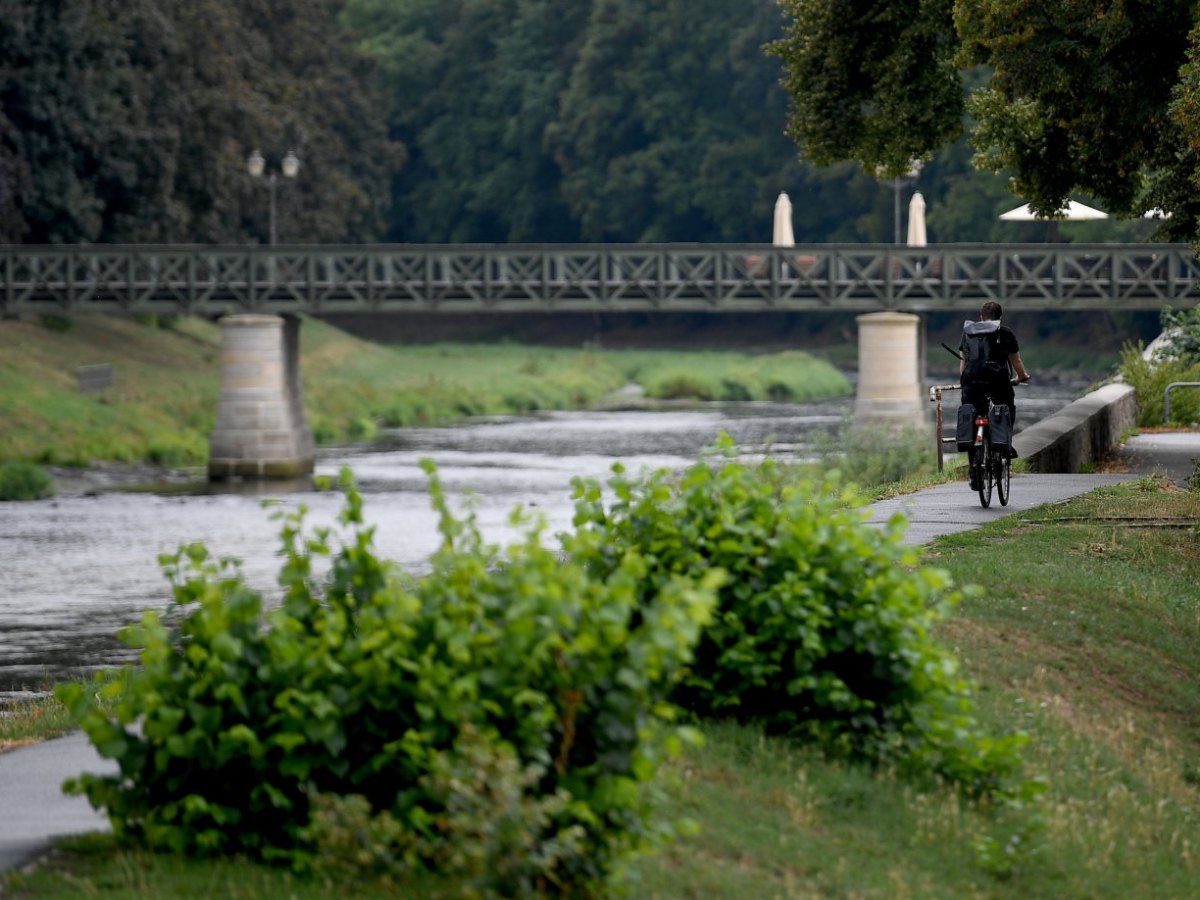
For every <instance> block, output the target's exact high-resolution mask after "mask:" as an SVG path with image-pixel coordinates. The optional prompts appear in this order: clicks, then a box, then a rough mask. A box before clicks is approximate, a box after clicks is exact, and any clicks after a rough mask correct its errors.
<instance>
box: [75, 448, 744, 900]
mask: <svg viewBox="0 0 1200 900" xmlns="http://www.w3.org/2000/svg"><path fill="white" fill-rule="evenodd" d="M427 471H429V473H430V476H431V493H432V497H433V502H434V506H435V508H436V510H437V511H438V513H439V515H440V530H441V534H442V536H443V538H444V542H443V545H442V547H441V549H440V550H439V551H438V552H437V553H436V554H435V556H434V557H433V560H432V571H431V572H430V573H429V574H428V575H426V576H424V577H422V578H420V579H415V578H412V577H410V576H406V575H405V574H404V573H402V572H400V571H398V570H397V569H396V568H395V567H394V566H393V565H392V564H389V563H387V562H386V561H383V560H380V559H378V558H377V557H376V556H375V554H374V552H373V550H372V529H371V528H369V527H366V526H365V525H364V523H363V517H362V503H361V497H360V496H359V495H358V493H357V491H355V489H354V488H353V485H352V484H351V482H350V479H349V474H348V473H347V472H344V473H343V476H342V479H343V480H342V487H343V490H344V491H345V493H346V505H345V508H344V510H343V512H342V514H341V517H340V529H339V530H338V533H337V534H336V535H335V534H334V532H333V531H332V530H330V529H323V530H318V531H317V532H316V533H315V534H313V535H309V534H307V533H305V531H304V529H303V519H304V510H303V509H301V510H299V511H298V512H296V513H291V514H286V515H285V514H280V518H281V519H282V522H283V525H282V529H281V536H282V543H283V550H284V558H285V561H284V564H283V567H282V570H281V572H280V584H281V585H282V586H283V588H284V591H285V595H284V597H283V600H282V605H281V606H280V607H279V608H278V609H276V610H274V611H272V612H270V613H268V614H267V615H266V616H265V617H264V615H263V609H262V599H261V597H260V595H259V594H258V593H257V592H255V591H253V590H251V589H250V588H249V587H248V586H246V584H245V583H244V582H243V579H242V576H241V573H240V571H239V569H238V568H237V566H236V565H235V564H233V563H232V562H230V561H228V560H218V561H214V560H212V559H211V558H210V557H209V555H208V553H207V551H206V550H205V548H204V547H202V546H198V545H196V546H191V547H187V548H184V549H183V550H181V552H180V553H178V554H175V555H167V556H164V557H163V558H162V563H163V566H164V569H165V571H166V573H167V575H168V577H169V579H170V581H171V584H172V586H173V597H174V603H173V608H172V609H171V611H170V614H169V615H168V616H166V617H164V616H162V615H159V614H158V613H154V612H151V613H147V614H146V615H145V616H144V618H143V620H142V624H141V625H140V627H137V628H134V629H130V630H129V631H128V632H127V639H128V641H129V642H130V643H131V644H132V645H133V646H136V647H140V648H141V665H140V666H137V667H135V666H127V667H125V668H124V670H123V671H122V677H121V679H120V681H119V682H118V683H117V684H116V686H115V688H112V689H111V690H112V691H113V693H115V695H116V696H118V697H119V699H118V701H117V707H116V711H115V712H116V715H115V719H112V718H110V717H109V716H107V715H105V713H104V712H103V711H102V710H101V709H99V708H97V706H96V699H95V698H94V697H93V696H92V693H91V692H89V691H87V690H85V689H83V688H81V687H79V686H74V687H71V686H68V687H65V688H64V689H63V690H62V698H63V699H64V701H65V702H67V703H68V705H69V706H70V707H71V709H72V710H73V712H74V713H75V715H76V716H77V717H78V719H79V721H80V722H81V724H82V725H83V727H84V729H85V730H86V731H87V733H88V735H89V736H90V738H91V740H92V741H93V743H94V744H95V745H96V746H97V748H98V749H99V750H100V752H101V754H102V755H104V756H107V757H110V758H113V759H115V760H117V762H118V764H119V767H120V774H119V775H115V776H97V775H83V776H81V777H80V778H78V779H76V780H74V781H73V782H71V783H70V785H69V789H70V790H73V791H75V792H79V793H86V794H87V796H88V798H89V800H91V802H92V803H93V805H95V806H98V807H103V808H105V809H106V810H107V811H108V814H109V817H110V819H111V820H112V823H113V828H114V831H115V832H116V833H117V834H118V835H129V836H134V837H137V838H140V839H142V840H144V841H145V842H146V843H147V844H149V845H151V846H154V847H164V848H170V849H173V850H180V851H189V852H246V853H249V854H251V855H254V856H257V857H262V858H267V859H270V858H275V857H281V856H282V857H285V858H288V859H290V860H292V862H293V863H294V864H296V865H305V864H306V863H307V862H309V861H311V852H312V851H311V844H310V842H311V841H312V840H313V839H314V835H316V836H318V837H319V834H320V828H318V831H317V832H316V833H314V832H311V831H309V830H308V826H309V825H310V813H311V810H312V803H313V799H312V798H313V797H319V796H321V795H336V796H342V797H350V796H354V795H360V796H362V797H365V798H366V799H367V800H368V801H369V804H370V810H371V816H373V817H374V816H380V817H381V818H380V819H379V820H378V821H377V822H376V825H377V826H378V827H377V829H376V830H377V832H378V835H382V837H380V838H379V841H380V842H381V843H383V844H395V845H396V846H397V847H398V848H399V849H400V850H403V849H404V848H405V847H407V848H408V850H409V851H412V852H400V853H398V854H397V861H396V865H397V866H403V865H414V864H430V865H437V864H439V863H442V862H444V861H445V859H446V858H447V854H448V853H449V852H450V850H451V849H452V848H447V847H445V846H443V844H442V843H441V842H439V841H437V840H436V836H437V831H438V829H439V828H441V827H443V824H446V823H448V824H449V826H450V828H451V831H452V832H455V833H461V834H464V835H467V834H470V833H471V832H472V828H473V826H472V825H471V824H470V823H471V822H474V823H476V824H478V823H480V822H486V821H491V820H503V819H504V815H506V813H504V811H503V809H498V810H481V809H478V808H473V809H469V810H465V811H463V810H461V809H459V807H457V806H456V804H458V803H459V802H460V801H461V800H462V799H463V798H462V796H461V792H457V791H455V790H449V789H448V788H447V785H448V784H450V783H452V782H454V779H455V778H457V777H459V776H458V774H456V773H459V772H460V770H461V768H462V760H463V756H462V755H463V754H467V757H466V758H468V759H470V758H472V757H471V754H477V755H481V756H482V757H485V758H487V759H489V760H493V761H495V762H496V764H497V765H500V764H502V763H504V761H505V760H508V759H510V758H511V759H513V760H516V761H517V763H518V770H517V771H518V772H520V773H529V772H533V773H536V778H533V777H525V776H524V775H523V774H522V775H519V776H511V775H509V776H505V777H506V778H508V779H509V780H508V782H507V783H506V784H505V785H503V786H500V787H498V788H497V794H496V802H497V803H498V804H501V805H502V806H503V807H504V808H507V807H509V806H511V805H512V803H513V802H514V801H513V792H514V791H520V792H522V797H523V798H524V796H525V795H526V794H528V795H529V799H528V802H527V803H525V807H526V808H527V809H528V810H529V811H530V812H529V813H528V815H526V816H524V817H523V818H520V822H521V823H523V824H521V825H520V827H521V828H524V829H526V831H531V832H532V833H530V834H524V836H522V837H520V839H519V840H518V839H514V841H515V842H514V841H501V842H500V843H498V844H496V847H497V848H499V849H498V850H497V852H500V850H504V849H506V848H507V849H511V848H513V847H528V846H530V845H531V844H536V845H537V848H538V852H537V853H535V854H533V855H532V856H531V857H530V859H528V860H525V861H523V862H521V863H519V864H518V863H512V864H511V874H512V877H513V878H516V879H518V880H520V879H533V880H535V881H536V880H537V879H544V880H545V882H546V883H548V884H553V885H559V886H562V888H563V889H564V890H576V891H588V890H592V889H595V888H596V887H597V886H599V885H601V884H602V883H603V882H604V881H605V880H606V879H607V878H608V877H609V876H610V874H611V873H612V872H613V871H614V870H615V869H616V868H617V867H618V865H619V863H620V861H621V859H622V858H623V857H624V856H625V855H627V854H628V853H630V852H632V851H634V850H636V849H638V848H639V847H641V846H643V845H645V844H647V843H648V842H650V841H651V840H653V839H654V838H656V837H657V836H659V835H660V830H659V828H658V826H657V825H656V824H655V823H654V822H653V820H652V817H651V812H652V796H651V794H650V792H649V790H648V788H649V785H650V781H651V779H652V777H653V775H654V772H655V771H656V769H657V768H658V766H659V765H660V763H661V762H662V761H663V760H665V759H666V758H668V757H669V756H670V755H672V754H673V753H676V752H678V751H679V750H680V749H681V748H682V746H683V743H684V742H685V741H686V740H687V739H688V737H689V736H690V734H691V732H690V731H689V730H687V729H684V728H680V727H679V726H678V725H676V724H675V723H674V722H673V717H674V711H673V707H671V706H670V705H669V704H668V703H667V702H666V700H667V698H668V696H669V694H670V691H671V689H672V687H673V686H674V684H675V683H676V681H677V680H678V679H679V677H680V676H681V674H682V671H683V667H684V666H685V665H686V664H687V663H688V662H689V661H690V659H691V650H692V647H693V646H694V644H695V642H696V640H697V638H698V635H699V632H700V630H701V628H702V626H703V624H704V623H705V622H706V621H707V619H708V616H709V614H710V612H711V609H712V606H713V604H714V591H715V585H716V583H717V582H718V581H719V577H720V576H719V574H714V573H707V574H705V575H703V576H702V577H701V578H700V579H695V580H692V579H688V578H686V577H679V578H667V577H663V578H659V579H657V581H658V585H659V587H658V589H656V590H653V591H646V590H644V589H643V583H644V579H645V576H646V573H647V571H648V569H649V563H648V562H647V561H646V560H645V559H643V558H642V557H641V555H640V554H639V553H638V552H637V551H631V552H629V553H626V554H624V556H623V557H622V558H621V559H618V560H614V561H613V565H612V566H611V568H610V569H609V570H608V571H607V572H606V573H605V575H604V577H603V578H595V577H591V576H590V575H589V573H588V572H587V571H586V570H585V568H584V566H583V565H582V564H581V563H575V562H572V561H570V559H563V558H562V555H561V554H560V553H558V552H555V551H552V550H549V549H546V548H544V547H542V545H541V540H540V539H541V532H542V529H541V526H540V525H536V524H534V525H530V524H529V523H525V527H526V538H525V540H524V542H523V543H519V544H517V545H514V546H512V547H510V548H508V549H507V550H506V551H503V552H502V551H501V550H500V549H498V548H496V547H493V546H489V545H485V544H484V543H483V541H482V539H481V537H480V535H479V532H478V530H477V528H476V526H475V524H474V521H473V519H472V518H470V517H468V518H467V519H466V520H459V519H456V518H455V517H454V516H453V515H452V514H451V512H450V510H449V508H448V506H447V504H446V500H445V497H444V495H443V492H442V489H441V486H440V483H439V482H438V480H437V478H436V475H435V474H434V472H433V469H432V465H427ZM522 521H523V520H521V519H520V517H519V516H518V515H517V514H514V522H515V523H517V524H521V522H522ZM335 539H336V544H337V546H336V547H335V546H334V544H335ZM597 539H598V535H596V534H594V533H587V534H582V535H580V536H578V537H576V538H573V539H570V540H568V547H567V550H568V552H569V554H572V555H578V556H579V557H581V558H585V559H586V558H591V557H593V556H595V555H596V554H597V553H598V552H599V551H598V549H597V548H595V547H593V546H592V545H593V543H594V541H595V540H597ZM319 558H325V559H326V560H327V561H328V563H329V567H330V569H329V573H328V575H327V576H326V577H325V578H318V577H317V575H316V573H315V565H314V561H315V560H317V559H319ZM168 620H169V621H171V622H173V623H174V624H167V622H168ZM135 723H136V724H137V725H138V726H139V727H137V728H135V727H134V725H135ZM464 734H470V735H472V736H474V737H473V740H474V743H472V744H469V745H468V746H467V747H464V745H463V744H462V739H463V735H464ZM560 801H561V802H560ZM335 807H336V804H335ZM321 808H323V809H327V808H328V807H327V806H326V807H321ZM335 812H336V809H335ZM342 812H343V813H345V812H346V810H345V809H343V810H342ZM350 812H353V809H351V810H350ZM384 813H386V815H387V816H389V817H390V821H391V822H394V823H396V827H395V828H392V827H391V826H390V825H389V824H388V822H389V820H388V819H386V818H382V816H383V814H384ZM335 818H336V816H335ZM397 829H398V831H397ZM329 833H330V832H329V830H328V829H326V831H325V834H326V835H328V834H329ZM397 834H401V835H403V836H405V839H404V840H403V841H401V840H400V839H399V838H397V837H396V835H397ZM333 844H334V845H335V846H336V844H337V840H336V839H334V840H333ZM430 848H432V850H431V849H430ZM433 850H436V851H437V852H436V853H435V854H434V858H432V859H430V858H428V854H429V853H431V852H433ZM460 851H461V852H463V853H475V852H476V850H475V849H474V848H472V849H470V850H468V849H466V848H460ZM479 852H482V853H483V854H484V858H485V859H486V858H490V857H489V853H490V852H491V851H487V850H486V849H485V850H483V851H479ZM414 856H415V861H414ZM539 860H541V862H540V863H539V862H538V861H539ZM462 865H463V866H468V864H467V863H466V862H464V863H462ZM505 877H508V876H505Z"/></svg>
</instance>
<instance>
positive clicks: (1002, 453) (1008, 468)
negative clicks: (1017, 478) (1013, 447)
mask: <svg viewBox="0 0 1200 900" xmlns="http://www.w3.org/2000/svg"><path fill="white" fill-rule="evenodd" d="M992 456H993V458H994V459H995V461H996V496H997V497H999V498H1000V505H1001V506H1008V497H1009V492H1008V489H1009V488H1010V487H1011V486H1012V460H1011V459H1009V457H1008V451H1007V450H1006V449H1005V448H1003V447H1002V448H1001V449H999V450H996V451H994V452H993V454H992Z"/></svg>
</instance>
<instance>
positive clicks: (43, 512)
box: [0, 384, 1083, 699]
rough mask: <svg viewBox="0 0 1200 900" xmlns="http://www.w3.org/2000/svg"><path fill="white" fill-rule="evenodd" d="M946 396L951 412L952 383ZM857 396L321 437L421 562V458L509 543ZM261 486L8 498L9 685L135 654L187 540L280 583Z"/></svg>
mask: <svg viewBox="0 0 1200 900" xmlns="http://www.w3.org/2000/svg"><path fill="white" fill-rule="evenodd" d="M1082 387H1083V386H1082V385H1077V384H1069V385H1068V384H1064V385H1059V386H1049V387H1040V388H1036V389H1033V390H1031V391H1029V392H1023V393H1022V394H1021V395H1019V398H1018V404H1019V407H1020V418H1021V422H1019V423H1018V426H1019V425H1020V424H1021V423H1022V422H1023V423H1026V424H1028V423H1029V422H1032V421H1035V420H1036V419H1038V418H1041V417H1043V416H1045V415H1048V414H1050V413H1052V412H1054V411H1056V410H1057V409H1060V408H1061V407H1062V406H1064V405H1066V404H1067V403H1069V402H1070V401H1071V400H1073V399H1075V397H1077V396H1079V393H1080V391H1081V390H1082ZM949 397H950V398H952V399H948V400H947V401H946V403H947V406H948V409H947V416H948V421H951V422H952V421H953V409H954V406H956V405H957V396H956V395H953V394H952V395H949ZM850 407H851V403H850V402H849V401H837V402H830V403H823V404H803V405H786V404H764V403H744V404H730V405H725V406H714V407H712V408H709V409H703V410H694V409H693V410H678V411H674V410H673V411H668V412H663V411H653V412H649V411H645V412H641V411H639V412H581V413H553V414H546V415H540V416H534V417H523V418H512V419H502V420H500V419H491V420H482V421H475V422H470V423H466V424H463V425H459V426H455V427H449V428H412V429H403V430H398V431H395V432H392V433H390V434H389V435H387V438H386V440H385V441H384V442H383V443H382V445H381V446H376V447H373V448H371V449H370V450H360V449H355V450H343V451H339V450H326V451H323V452H322V453H321V455H320V456H319V458H318V461H317V472H318V473H320V474H335V473H337V472H338V471H339V470H340V469H341V468H342V467H343V466H349V467H350V469H351V470H352V471H353V473H354V476H355V480H356V482H357V484H358V486H359V488H360V490H361V491H362V493H363V495H364V504H365V515H366V518H367V520H368V521H369V522H370V523H372V524H374V525H375V526H376V546H377V548H378V550H379V551H380V554H381V555H382V556H384V557H387V558H389V559H393V560H395V561H397V562H399V563H400V564H402V565H403V566H405V567H407V568H408V569H409V570H411V571H420V569H421V568H422V566H423V565H425V564H426V562H427V560H428V558H429V556H430V554H431V553H432V552H433V550H434V549H435V548H436V545H437V540H438V535H437V531H436V526H437V519H436V516H435V515H434V513H433V511H432V509H431V508H430V504H429V496H428V491H427V481H426V477H425V475H424V473H423V472H422V471H421V468H420V461H421V460H422V459H423V458H429V459H432V460H433V461H434V462H435V463H436V464H437V466H438V470H439V473H440V477H441V479H442V481H443V484H444V485H445V487H446V489H447V492H448V494H449V495H450V497H451V498H452V501H453V502H454V503H455V505H456V506H459V507H460V508H461V505H462V504H464V503H466V502H468V500H467V498H470V500H469V502H470V503H471V504H473V508H474V510H475V513H476V516H477V519H478V521H479V523H480V526H481V529H482V531H483V533H484V535H485V537H487V539H489V540H491V541H496V542H503V541H505V540H507V539H509V538H512V537H515V532H514V531H513V530H512V528H511V527H510V526H509V524H508V517H509V514H510V512H511V511H512V509H513V507H514V506H516V505H518V504H521V505H524V506H526V507H528V508H530V509H532V510H536V511H537V512H539V513H540V514H542V515H544V516H545V517H546V519H547V521H548V523H549V525H550V528H549V533H550V534H553V533H554V532H555V531H556V530H563V529H565V528H567V527H569V525H570V519H571V514H572V504H571V499H570V490H571V487H570V485H571V480H572V478H574V477H576V476H584V477H593V478H597V479H601V480H603V479H604V478H605V477H606V476H607V475H608V474H609V472H610V470H611V467H612V464H613V463H614V462H616V461H618V460H619V461H621V462H623V463H624V464H625V465H626V467H627V468H628V469H629V470H631V471H635V472H636V471H638V470H640V469H642V468H659V467H668V468H672V469H678V468H682V467H684V466H686V465H688V464H690V463H691V462H693V461H694V460H695V459H697V457H698V456H699V455H700V453H701V452H702V451H703V450H704V449H705V448H706V447H709V446H711V444H712V443H713V441H714V440H715V439H716V438H717V436H718V435H719V434H720V433H721V432H722V431H725V432H728V433H729V434H730V435H731V436H732V437H733V438H734V440H735V441H736V442H737V445H738V449H739V452H740V453H742V454H744V455H746V456H751V457H755V456H760V455H762V454H764V453H770V454H772V455H773V456H776V457H779V458H783V459H799V458H809V457H810V456H811V455H812V452H813V451H812V443H813V440H814V438H816V437H817V436H818V435H821V434H825V435H834V436H836V434H837V433H838V431H839V429H840V428H841V427H842V426H843V424H844V423H845V421H846V420H847V416H848V414H849V412H850ZM931 443H932V441H931ZM932 452H933V451H932V448H931V450H930V453H931V454H932ZM261 490H262V489H257V490H255V491H242V492H237V491H233V490H230V491H226V492H179V491H173V492H172V491H165V490H164V491H162V492H154V491H149V492H139V493H128V492H100V493H96V494H94V495H88V496H74V497H62V498H58V499H50V500H42V501H37V502H32V503H4V504H0V699H2V698H3V695H4V694H5V693H6V692H14V691H30V690H33V691H37V690H40V689H44V688H45V687H46V686H47V685H49V684H51V683H53V682H55V681H59V680H62V679H64V678H67V677H70V676H73V675H77V674H79V673H81V672H84V671H87V670H89V669H93V668H96V667H99V666H105V665H110V664H113V663H119V662H123V661H126V660H128V659H130V658H132V656H131V651H129V650H128V649H126V648H125V647H124V646H123V645H122V644H121V643H120V642H119V640H118V639H117V637H116V632H117V630H118V629H119V628H120V627H121V626H122V625H125V624H127V623H129V622H132V621H136V619H137V618H138V617H139V615H140V614H141V612H142V611H143V610H145V609H147V608H154V609H163V608H165V607H166V605H167V600H168V597H169V589H168V585H167V582H166V580H165V578H164V576H163V575H162V572H161V569H160V567H159V565H158V561H157V557H158V554H160V553H170V552H174V551H175V550H177V549H178V548H179V547H180V545H182V544H187V543H191V542H194V541H199V542H203V543H204V544H206V545H207V546H208V548H209V550H210V551H212V553H213V554H214V555H217V556H231V557H236V558H238V559H240V560H241V561H242V566H243V570H244V571H245V573H246V576H247V580H248V582H249V583H250V584H251V585H252V586H254V587H256V588H258V589H259V590H261V591H263V593H264V594H265V595H266V596H267V597H268V598H270V597H272V596H273V593H274V590H275V576H276V574H277V572H278V566H279V556H278V551H279V538H278V532H279V523H278V522H276V521H273V520H272V519H271V515H270V510H269V509H264V506H263V503H264V495H263V494H262V493H261ZM267 490H270V491H279V493H276V494H274V498H275V500H277V502H278V504H279V505H280V506H282V507H284V508H287V509H294V508H296V507H298V506H299V505H301V504H304V505H305V506H307V507H308V508H309V510H310V512H309V517H308V521H309V522H310V523H311V524H312V525H314V526H315V525H323V524H332V523H333V522H334V521H335V519H336V516H337V513H338V511H339V509H340V508H341V504H342V498H341V495H340V494H337V493H336V492H332V493H320V492H316V491H314V490H312V489H311V488H303V489H299V490H293V491H290V492H284V491H282V489H281V488H280V487H279V486H271V487H269V488H267ZM267 496H270V495H267Z"/></svg>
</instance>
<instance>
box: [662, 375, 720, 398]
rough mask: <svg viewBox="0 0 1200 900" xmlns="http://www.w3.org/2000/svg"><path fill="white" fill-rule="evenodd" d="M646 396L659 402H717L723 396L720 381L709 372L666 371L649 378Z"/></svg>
mask: <svg viewBox="0 0 1200 900" xmlns="http://www.w3.org/2000/svg"><path fill="white" fill-rule="evenodd" d="M644 387H645V389H646V396H648V397H654V398H656V399H658V400H717V399H719V398H720V397H721V396H722V395H723V393H724V392H723V390H722V387H721V383H720V381H719V380H718V379H717V378H716V376H714V375H712V374H711V373H709V372H698V371H695V370H686V371H684V370H679V369H664V370H662V371H658V372H655V373H654V375H653V376H652V377H650V378H647V380H646V382H645V384H644Z"/></svg>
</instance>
